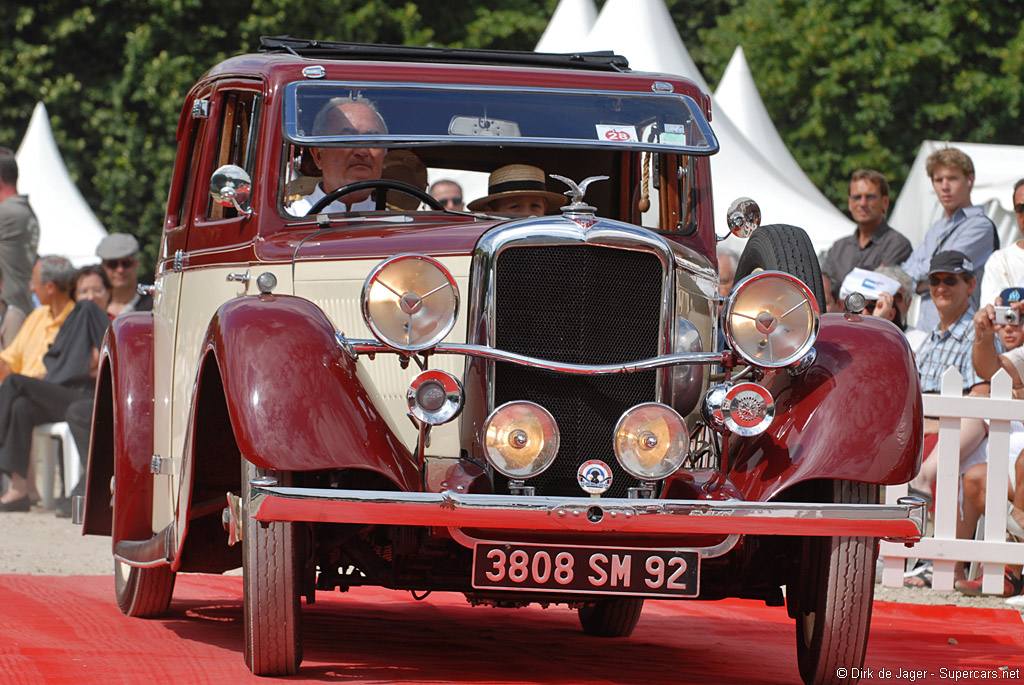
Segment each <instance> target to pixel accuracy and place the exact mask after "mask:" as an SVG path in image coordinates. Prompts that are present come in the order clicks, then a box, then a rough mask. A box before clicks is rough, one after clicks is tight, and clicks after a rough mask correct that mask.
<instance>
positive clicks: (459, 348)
mask: <svg viewBox="0 0 1024 685" xmlns="http://www.w3.org/2000/svg"><path fill="white" fill-rule="evenodd" d="M334 337H335V339H336V340H337V341H338V345H339V346H340V347H341V348H342V349H343V350H344V351H345V353H346V354H348V355H349V356H350V357H351V358H352V359H358V358H359V355H361V354H366V355H375V354H399V353H400V352H399V350H396V349H393V348H391V347H388V346H387V345H385V344H384V343H381V342H377V341H376V340H357V339H353V338H346V337H345V336H344V334H342V333H336V334H335V336H334ZM429 353H430V354H460V355H464V356H467V357H478V358H480V359H487V360H489V361H498V362H510V363H512V364H519V365H520V366H528V367H531V368H534V369H544V370H545V371H557V372H559V373H571V374H579V375H585V376H601V375H607V374H616V373H636V372H638V371H647V370H649V369H660V368H662V367H665V366H676V365H679V364H721V363H722V361H723V360H724V359H725V353H723V352H684V353H681V354H663V355H661V356H660V357H652V358H650V359H639V360H637V361H633V362H623V363H621V364H569V363H562V362H552V361H548V360H546V359H538V358H537V357H527V356H526V355H522V354H516V353H514V352H505V351H504V350H499V349H495V348H493V347H487V346H485V345H464V344H461V343H447V344H445V343H442V344H440V345H436V346H434V347H432V348H430V350H429Z"/></svg>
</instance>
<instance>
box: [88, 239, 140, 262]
mask: <svg viewBox="0 0 1024 685" xmlns="http://www.w3.org/2000/svg"><path fill="white" fill-rule="evenodd" d="M138 251H139V241H138V240H136V239H135V236H133V235H129V234H127V233H111V234H110V235H108V236H107V237H106V238H104V239H103V240H101V241H100V244H99V245H97V246H96V256H97V257H99V258H100V259H122V258H124V257H131V256H132V255H134V254H137V253H138Z"/></svg>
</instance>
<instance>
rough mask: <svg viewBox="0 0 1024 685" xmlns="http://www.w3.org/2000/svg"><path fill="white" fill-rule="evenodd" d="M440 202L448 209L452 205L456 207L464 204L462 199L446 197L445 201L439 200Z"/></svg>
mask: <svg viewBox="0 0 1024 685" xmlns="http://www.w3.org/2000/svg"><path fill="white" fill-rule="evenodd" d="M438 202H440V203H441V204H442V205H444V206H445V207H447V206H448V205H452V206H454V205H461V204H462V198H461V197H446V198H444V199H443V200H440V199H439V200H438Z"/></svg>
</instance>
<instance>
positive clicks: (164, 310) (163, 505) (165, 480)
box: [153, 271, 181, 531]
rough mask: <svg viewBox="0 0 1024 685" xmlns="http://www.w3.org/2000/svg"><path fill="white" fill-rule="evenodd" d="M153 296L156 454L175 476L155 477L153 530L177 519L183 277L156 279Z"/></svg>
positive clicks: (170, 273)
mask: <svg viewBox="0 0 1024 685" xmlns="http://www.w3.org/2000/svg"><path fill="white" fill-rule="evenodd" d="M154 285H155V286H156V290H155V291H154V293H153V454H154V455H156V456H158V457H161V458H170V459H171V460H172V461H171V463H172V465H173V466H172V469H175V468H176V470H173V471H172V473H170V474H157V475H154V476H153V479H154V480H153V530H154V531H160V530H163V529H164V528H166V527H167V526H168V525H169V524H170V523H171V521H172V520H173V519H174V503H175V502H176V501H177V496H176V492H177V479H176V477H175V475H174V474H175V473H178V472H180V466H181V461H180V459H177V458H175V456H174V454H175V453H174V452H173V451H172V450H171V383H172V382H173V379H174V361H173V360H174V329H175V325H176V324H177V322H178V297H179V290H180V287H181V274H180V273H176V272H173V271H168V272H165V273H164V274H163V275H161V276H160V277H159V278H157V279H156V282H155V284H154Z"/></svg>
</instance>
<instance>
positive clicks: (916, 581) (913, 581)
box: [903, 561, 932, 588]
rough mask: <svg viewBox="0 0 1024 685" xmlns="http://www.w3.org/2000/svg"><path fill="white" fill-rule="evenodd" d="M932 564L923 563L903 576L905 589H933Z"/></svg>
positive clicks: (928, 562)
mask: <svg viewBox="0 0 1024 685" xmlns="http://www.w3.org/2000/svg"><path fill="white" fill-rule="evenodd" d="M931 586H932V562H930V561H925V562H921V563H920V564H918V565H917V567H915V568H914V570H912V571H907V572H906V573H904V574H903V587H925V588H928V587H931Z"/></svg>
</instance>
